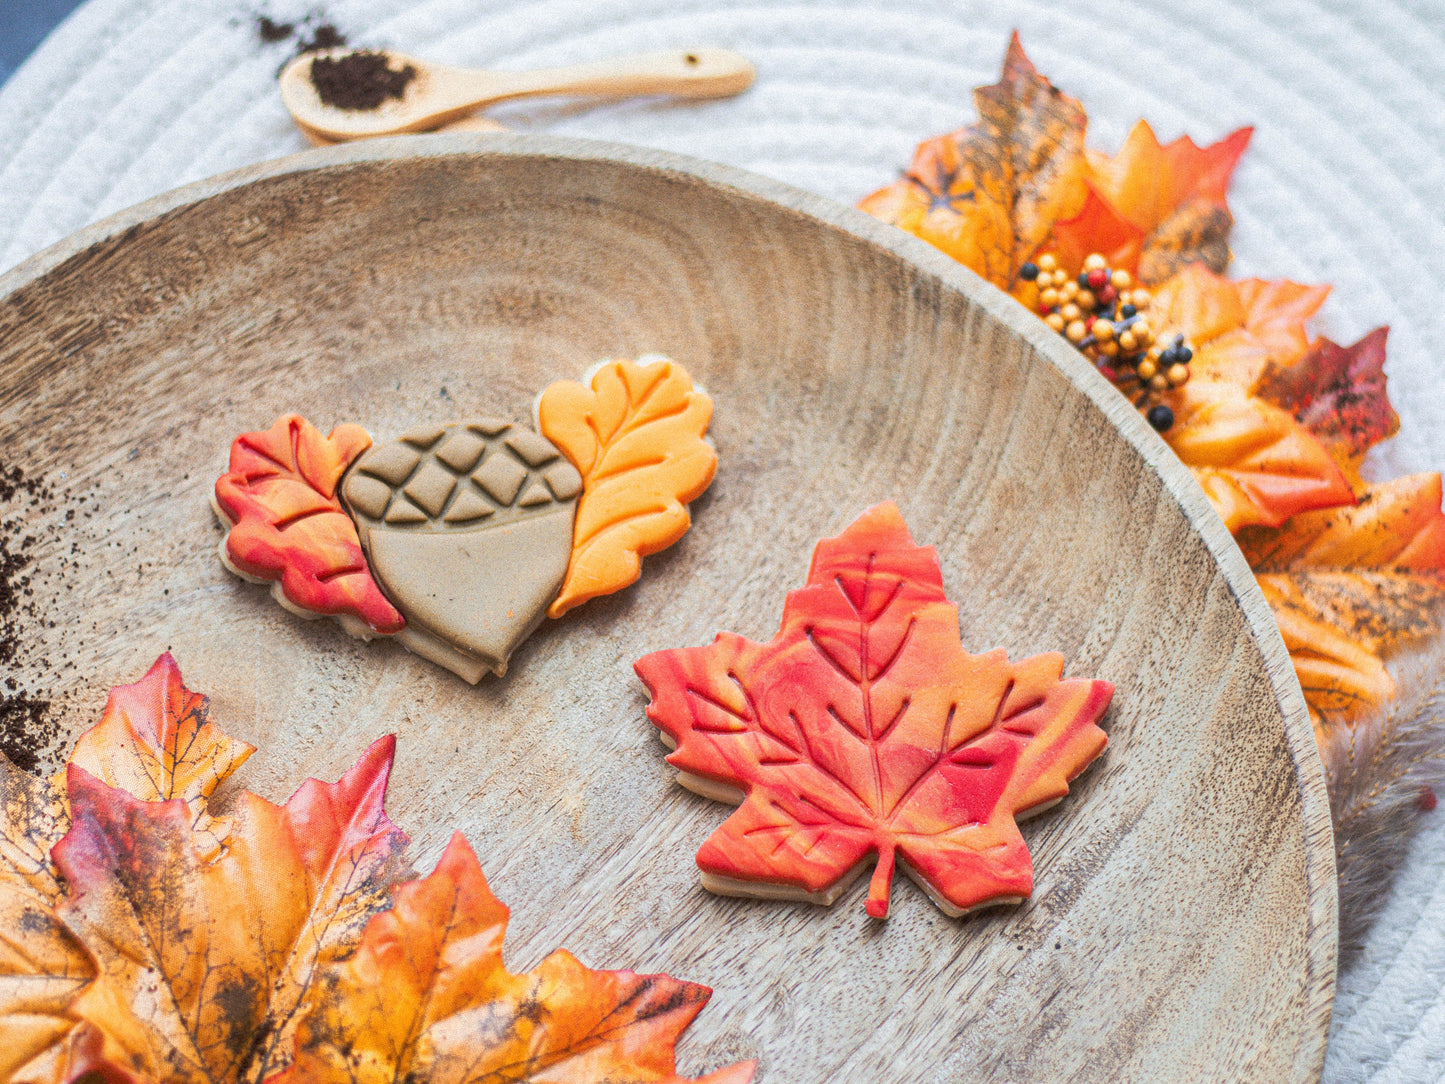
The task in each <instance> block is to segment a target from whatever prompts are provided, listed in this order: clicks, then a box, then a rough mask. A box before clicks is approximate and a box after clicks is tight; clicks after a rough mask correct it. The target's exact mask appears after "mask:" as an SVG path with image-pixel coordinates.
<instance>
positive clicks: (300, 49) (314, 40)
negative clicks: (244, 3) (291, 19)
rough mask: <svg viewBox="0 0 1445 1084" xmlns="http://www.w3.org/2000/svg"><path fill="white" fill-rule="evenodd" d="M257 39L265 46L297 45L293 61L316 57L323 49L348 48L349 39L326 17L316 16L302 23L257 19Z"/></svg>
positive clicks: (257, 16) (262, 17)
mask: <svg viewBox="0 0 1445 1084" xmlns="http://www.w3.org/2000/svg"><path fill="white" fill-rule="evenodd" d="M254 19H255V27H256V37H257V38H259V39H260V40H261V44H262V45H277V44H279V43H281V42H283V41H290V42H292V43H294V45H295V51H294V52H293V53H292V54H291V55H292V56H293V57H297V56H302V55H303V54H305V53H315V52H319V51H320V50H322V49H340V48H342V47H343V46H344V45H346V43H347V42H346V35H345V34H343V33H342V32H341V31H340V30H338V29H336V26H335V25H334V24H333V23H331V22H329V21H328V20H327V19H326V16H325V15H324V14H321V13H320V12H314V13H312V14H311V15H308V16H307V17H306V18H305V19H304V20H302V21H301V22H300V23H283V22H279V21H277V20H276V19H273V18H271V16H269V15H256V16H254Z"/></svg>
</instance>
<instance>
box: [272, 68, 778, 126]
mask: <svg viewBox="0 0 1445 1084" xmlns="http://www.w3.org/2000/svg"><path fill="white" fill-rule="evenodd" d="M349 56H365V57H368V58H371V57H383V58H385V61H386V66H385V69H384V70H385V72H386V73H387V74H388V75H389V76H391V77H396V76H401V75H403V73H405V74H404V77H403V78H401V79H396V78H392V80H391V82H392V84H393V89H391V90H390V91H389V92H386V93H382V94H380V95H379V97H380V98H381V101H380V103H379V104H377V105H376V106H374V107H372V108H344V107H342V106H340V105H338V104H336V103H335V102H328V101H326V100H325V98H324V96H323V93H322V92H321V91H320V90H318V87H317V82H316V80H315V78H314V75H313V65H315V64H316V63H317V62H318V61H339V60H343V59H344V58H346V57H349ZM373 64H374V62H373ZM374 66H375V65H374ZM753 76H754V71H753V66H752V64H751V63H749V62H748V60H747V59H746V58H745V57H743V56H741V55H739V54H738V53H735V52H732V51H731V50H729V49H673V50H668V51H664V52H656V53H640V54H636V55H633V56H625V57H616V58H614V59H611V60H603V61H597V62H595V63H590V64H575V65H571V66H569V67H565V68H544V69H539V70H535V71H525V72H494V71H482V70H480V69H476V68H449V67H443V66H441V65H439V64H429V63H427V62H426V61H424V60H418V59H416V58H415V57H410V56H406V55H405V54H403V53H395V52H391V51H389V50H388V51H384V52H382V51H375V52H373V51H362V50H356V49H328V50H323V51H319V52H314V53H307V54H305V55H303V56H300V57H297V58H296V59H295V60H294V61H292V62H291V63H290V64H288V65H287V66H286V68H285V69H284V70H283V71H282V72H281V100H282V102H284V103H285V105H286V108H287V110H289V111H290V113H291V116H292V118H293V119H294V120H295V121H296V123H297V124H298V125H299V126H300V127H301V129H302V130H303V131H304V132H306V133H307V134H308V135H310V136H313V137H317V138H319V139H322V140H326V141H330V142H343V141H346V140H352V139H370V138H373V137H376V136H387V135H400V134H402V133H405V132H424V131H428V130H430V129H433V128H437V127H440V126H441V125H444V124H447V123H449V122H451V121H455V120H458V119H460V118H462V117H465V116H468V115H469V114H472V113H475V112H476V111H477V110H479V109H482V108H485V107H486V106H489V105H493V104H495V103H496V102H502V101H507V100H509V99H513V98H530V97H538V96H543V95H563V96H569V97H595V98H627V97H634V96H642V95H654V94H658V95H672V96H675V97H682V98H725V97H729V96H731V95H733V94H738V93H741V92H742V91H744V90H746V89H747V88H748V87H749V86H751V85H752V82H753ZM397 83H400V84H401V88H400V91H399V92H398V91H397V90H396V89H395V85H396V84H397Z"/></svg>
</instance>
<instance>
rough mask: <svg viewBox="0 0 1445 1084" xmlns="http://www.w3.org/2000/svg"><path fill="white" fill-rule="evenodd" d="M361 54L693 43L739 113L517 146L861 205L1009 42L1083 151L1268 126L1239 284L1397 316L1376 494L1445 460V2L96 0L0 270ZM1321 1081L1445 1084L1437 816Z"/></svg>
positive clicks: (296, 144)
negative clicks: (1053, 86)
mask: <svg viewBox="0 0 1445 1084" xmlns="http://www.w3.org/2000/svg"><path fill="white" fill-rule="evenodd" d="M318 11H319V12H320V14H321V17H322V18H323V19H324V20H326V21H330V22H331V23H334V24H335V25H336V26H337V27H338V28H339V29H341V30H342V31H343V32H345V33H346V34H347V35H348V36H349V37H350V38H351V40H352V41H353V43H355V44H359V45H369V46H392V47H395V48H398V49H402V50H404V51H406V52H409V53H413V54H416V55H418V56H425V57H427V58H428V59H434V60H437V61H440V62H444V63H457V64H470V65H478V66H492V67H497V68H523V67H535V66H544V65H553V64H561V63H567V62H571V61H577V60H585V59H594V58H598V57H602V56H607V55H612V54H617V53H623V52H631V51H638V50H644V49H653V48H664V47H671V46H688V45H715V46H727V47H731V48H734V49H738V50H740V51H741V52H743V53H745V54H747V55H748V56H749V57H750V58H752V59H753V60H754V62H755V63H756V64H757V66H758V82H757V85H756V86H755V87H754V89H753V90H751V91H750V92H749V93H748V94H746V95H744V96H743V97H741V98H738V99H735V100H730V101H723V102H713V103H705V104H686V105H675V104H660V103H656V102H641V103H624V104H618V105H612V106H607V107H604V108H595V109H589V110H586V111H579V110H576V109H574V108H565V107H562V108H559V107H557V106H547V105H535V104H534V105H529V106H525V107H524V106H513V107H511V108H509V109H508V110H507V112H506V119H507V120H508V123H511V124H513V125H514V126H515V127H517V128H519V129H520V130H523V131H527V130H537V131H543V130H545V131H549V132H553V133H556V134H560V135H575V136H583V137H590V138H600V139H609V140H617V141H621V142H628V143H638V144H644V145H648V146H654V147H659V148H663V149H666V150H671V151H678V152H681V153H685V154H692V155H697V156H699V157H702V158H709V159H713V160H716V161H720V162H726V163H728V164H730V165H735V166H741V167H743V168H745V169H751V170H754V171H756V172H759V173H764V174H768V175H770V176H773V177H776V178H779V179H781V180H784V181H787V182H790V183H792V184H795V185H798V186H799V187H802V188H805V189H811V190H812V191H815V192H818V193H821V194H823V195H826V196H831V197H834V198H837V199H839V200H842V201H844V202H848V203H852V202H854V201H856V200H857V199H858V198H859V197H860V196H862V195H864V194H865V193H867V192H869V191H871V190H872V189H873V188H876V187H878V186H879V185H881V184H884V183H886V182H887V181H890V180H892V179H893V177H894V176H895V175H896V173H897V171H898V170H899V169H900V168H901V167H902V166H904V165H905V164H906V163H907V162H908V159H909V156H910V154H911V152H912V149H913V145H914V144H915V143H916V142H918V140H920V139H922V138H924V137H926V136H929V135H934V134H937V133H939V132H943V131H946V130H948V129H950V128H953V127H957V126H958V125H960V124H964V123H968V122H971V121H972V120H973V118H974V112H973V104H972V98H971V95H970V91H971V89H972V88H973V87H974V86H976V85H980V84H984V83H991V82H993V81H994V80H995V79H996V77H997V73H998V69H999V64H1000V61H1001V59H1002V56H1003V51H1004V47H1005V44H1006V43H1007V41H1008V35H1009V32H1010V31H1011V30H1012V29H1014V28H1017V29H1019V30H1020V32H1021V33H1022V35H1023V41H1024V45H1025V48H1026V49H1027V50H1028V52H1029V55H1030V56H1031V58H1032V59H1033V60H1034V62H1035V64H1036V65H1037V66H1038V67H1039V69H1040V71H1042V72H1044V73H1045V74H1047V75H1048V76H1049V77H1050V78H1052V79H1053V80H1054V82H1055V83H1057V84H1058V85H1059V86H1061V87H1062V88H1064V89H1065V90H1067V91H1068V92H1069V93H1071V94H1073V95H1075V96H1076V97H1078V98H1080V99H1081V100H1082V101H1083V103H1084V106H1085V108H1086V109H1087V111H1088V114H1089V117H1090V120H1091V132H1090V134H1091V139H1090V142H1091V144H1092V145H1094V146H1098V147H1102V148H1105V149H1113V148H1115V147H1117V145H1118V143H1119V142H1120V141H1121V140H1122V138H1123V136H1124V133H1125V132H1126V131H1127V130H1128V128H1129V126H1130V125H1131V124H1132V123H1133V121H1134V120H1135V119H1136V118H1139V117H1141V116H1142V117H1146V118H1148V119H1149V120H1150V122H1151V123H1152V124H1153V125H1154V128H1155V130H1156V131H1157V132H1158V133H1159V134H1160V136H1161V138H1166V139H1167V138H1172V137H1173V136H1174V135H1177V134H1179V133H1181V132H1187V133H1189V134H1191V135H1193V136H1194V137H1195V139H1196V140H1197V141H1199V142H1206V141H1209V140H1213V139H1217V138H1219V137H1221V136H1223V135H1225V134H1226V133H1227V132H1229V131H1231V130H1232V129H1234V128H1235V127H1237V126H1239V125H1242V124H1251V123H1252V124H1255V125H1256V126H1257V131H1256V134H1255V137H1254V142H1253V144H1252V146H1251V149H1250V151H1249V152H1248V154H1247V155H1246V156H1245V159H1244V164H1243V165H1242V166H1241V168H1240V170H1239V172H1238V174H1237V177H1236V182H1235V185H1234V189H1233V194H1232V199H1231V206H1232V208H1233V210H1234V212H1235V215H1236V223H1237V224H1236V227H1235V234H1234V248H1235V254H1236V264H1235V268H1234V270H1235V272H1236V273H1237V274H1240V275H1258V276H1261V277H1266V278H1278V277H1291V278H1295V279H1297V280H1299V281H1305V282H1319V281H1322V282H1331V283H1334V284H1335V293H1334V296H1333V297H1332V298H1331V300H1330V301H1329V302H1328V304H1327V306H1326V308H1325V311H1324V314H1323V317H1322V319H1321V320H1320V321H1319V322H1318V325H1317V326H1318V330H1319V331H1320V332H1321V333H1324V334H1328V335H1329V336H1331V337H1332V338H1334V339H1336V340H1337V341H1341V342H1352V341H1354V339H1355V338H1357V337H1358V336H1359V335H1361V334H1363V333H1364V332H1365V331H1368V330H1369V329H1371V328H1373V327H1375V326H1377V325H1379V324H1389V325H1391V328H1392V330H1391V333H1390V359H1391V360H1390V364H1389V368H1388V371H1389V374H1390V386H1391V392H1392V398H1393V399H1394V401H1395V404H1396V406H1397V408H1398V410H1399V413H1400V417H1401V420H1402V425H1403V428H1402V432H1401V435H1400V436H1399V437H1398V438H1396V439H1395V440H1394V441H1393V442H1392V443H1391V444H1390V445H1388V446H1387V447H1385V448H1383V449H1381V450H1380V451H1379V452H1378V453H1377V454H1376V456H1375V457H1374V461H1373V466H1374V473H1376V474H1378V475H1379V476H1390V475H1395V474H1401V473H1405V472H1408V471H1415V470H1424V469H1430V470H1441V469H1445V305H1442V303H1441V297H1442V285H1445V211H1442V205H1445V0H1369V2H1361V0H1172V2H1171V3H1170V4H1168V5H1164V4H1154V3H1149V2H1148V0H1082V2H1081V0H952V2H949V0H915V2H912V3H909V4H906V5H905V4H895V3H889V2H887V0H796V2H793V3H788V4H767V3H764V2H763V0H751V2H748V0H610V2H608V0H321V6H320V7H318V6H317V3H316V0H255V2H254V3H247V2H244V0H242V2H232V0H226V2H214V0H205V2H201V3H198V2H196V0H91V2H90V3H88V4H86V5H85V6H83V7H82V8H80V9H79V10H78V11H77V12H76V13H75V15H74V16H72V18H71V19H70V20H69V21H68V22H67V23H66V24H64V25H63V26H62V27H61V28H60V29H59V30H58V31H57V32H56V33H55V34H54V35H53V36H52V37H51V39H50V40H49V41H48V42H47V43H46V44H45V45H44V46H42V47H41V49H40V50H39V51H38V52H37V53H36V54H35V56H34V57H33V58H32V59H31V60H30V61H29V62H28V63H27V64H26V65H25V66H24V67H23V68H21V70H20V71H19V72H18V73H17V74H16V75H15V77H14V78H13V79H12V80H11V81H10V83H8V84H7V85H6V86H5V87H4V88H3V90H0V269H4V268H8V267H10V266H11V265H13V264H14V263H16V262H18V261H20V260H21V259H23V258H25V257H26V256H28V255H30V254H31V253H33V252H35V251H37V250H39V249H40V248H43V247H44V246H46V245H48V244H50V243H52V242H54V241H56V240H59V239H60V238H62V237H64V236H65V235H66V234H68V233H70V232H72V231H74V230H75V229H77V228H79V227H81V226H84V225H86V224H87V223H89V222H92V221H94V220H95V219H97V218H100V217H102V216H104V215H106V214H109V213H110V212H112V211H115V210H119V209H120V208H122V207H125V206H127V205H129V204H132V203H135V202H137V201H139V200H142V199H144V198H146V197H148V196H151V195H154V194H155V193H157V192H161V191H164V190H166V189H168V188H173V187H175V186H177V185H179V184H183V183H185V182H188V181H192V180H196V179H198V178H201V177H204V176H207V175H210V174H213V173H217V172H220V171H223V170H226V169H230V168H233V167H235V166H240V165H245V164H247V163H250V162H255V161H258V160H261V159H264V158H272V157H276V156H278V155H281V154H286V153H289V152H291V151H295V150H300V149H302V148H303V147H304V146H305V144H304V142H303V141H302V140H301V138H300V137H299V136H298V135H297V134H296V132H295V130H294V129H293V128H292V127H291V124H290V121H289V120H288V118H287V116H286V114H285V112H284V111H283V110H282V108H281V104H280V101H279V99H278V97H277V95H276V93H275V87H274V77H275V74H276V71H277V69H278V68H279V66H280V65H281V63H282V62H283V61H284V60H285V59H286V58H287V56H288V55H289V54H288V48H289V46H288V45H287V44H273V45H266V44H264V43H263V42H262V41H261V40H260V38H259V36H258V34H257V32H256V20H257V17H258V16H260V15H267V16H269V17H271V18H273V19H275V20H277V21H294V20H300V19H303V18H304V17H306V16H307V15H308V14H311V15H315V14H316V13H317V12H318ZM1325 1078H1326V1079H1327V1080H1331V1081H1346V1080H1350V1081H1354V1080H1371V1081H1380V1082H1384V1081H1400V1082H1416V1081H1429V1080H1439V1079H1442V1078H1445V811H1442V812H1440V813H1437V814H1435V816H1434V818H1433V823H1430V824H1429V825H1428V826H1427V828H1426V830H1425V831H1424V832H1423V833H1422V834H1421V835H1420V836H1419V838H1418V839H1417V841H1416V845H1415V846H1414V848H1413V850H1412V853H1411V856H1410V859H1409V862H1408V864H1407V866H1406V868H1405V869H1404V871H1403V872H1402V874H1401V876H1400V878H1399V880H1398V882H1397V883H1396V884H1395V886H1394V889H1393V892H1392V895H1391V899H1390V903H1389V905H1388V907H1387V909H1386V911H1385V913H1384V915H1383V917H1382V918H1381V920H1380V922H1379V923H1378V924H1377V926H1376V928H1375V931H1374V933H1373V935H1372V937H1371V939H1370V941H1369V944H1368V946H1367V947H1366V950H1365V952H1364V954H1363V955H1362V956H1361V957H1360V958H1359V960H1358V961H1357V962H1356V963H1355V964H1354V966H1353V967H1352V968H1351V969H1350V970H1349V971H1348V972H1347V973H1345V974H1343V975H1342V976H1341V978H1340V987H1339V994H1338V998H1337V1002H1336V1013H1335V1024H1334V1035H1333V1039H1332V1042H1331V1049H1330V1054H1329V1061H1328V1064H1327V1067H1326V1071H1325Z"/></svg>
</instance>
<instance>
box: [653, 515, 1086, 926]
mask: <svg viewBox="0 0 1445 1084" xmlns="http://www.w3.org/2000/svg"><path fill="white" fill-rule="evenodd" d="M1063 666H1064V659H1063V656H1062V655H1058V654H1054V653H1050V654H1045V655H1036V656H1033V657H1032V658H1027V659H1024V660H1022V661H1020V662H1010V661H1009V659H1008V658H1007V656H1006V655H1005V654H1004V652H1003V651H1001V650H995V651H990V652H988V653H987V654H984V655H971V654H969V653H968V652H967V651H965V650H964V649H963V646H962V644H961V642H960V639H959V632H958V608H957V607H956V606H955V605H954V604H953V603H951V602H949V601H948V599H947V597H946V596H945V595H944V591H943V578H942V573H941V570H940V568H939V564H938V556H937V553H936V552H935V551H934V550H933V549H932V548H931V547H921V546H917V545H915V544H914V542H913V539H912V538H911V537H910V536H909V533H908V528H907V526H906V525H905V524H904V522H903V517H902V516H901V515H900V514H899V511H898V509H897V508H896V507H895V506H894V505H892V504H883V505H879V506H878V507H876V508H873V509H871V510H870V511H868V512H867V513H865V514H864V515H863V516H862V517H860V518H859V519H858V520H857V521H856V522H855V523H854V524H853V525H852V526H850V527H849V528H848V529H847V530H845V531H844V532H843V533H842V535H840V536H839V537H837V538H831V539H826V540H824V541H822V542H820V543H819V544H818V546H817V549H816V550H815V551H814V554H813V563H812V568H811V570H810V571H809V573H808V581H807V584H806V585H805V586H804V587H803V588H802V590H799V591H793V592H791V593H790V594H789V595H788V599H787V603H786V605H785V606H784V609H783V621H782V628H781V629H780V630H779V632H778V634H777V635H776V636H775V637H774V638H773V639H772V640H771V641H769V642H768V643H765V644H759V643H754V642H753V641H751V640H746V639H744V638H743V637H741V636H737V635H735V634H733V633H726V632H725V633H721V634H720V635H719V636H718V637H717V639H716V640H715V641H714V642H713V643H712V644H710V645H709V646H707V647H694V648H682V649H675V650H668V651H658V652H654V653H653V654H651V655H647V656H645V657H644V658H642V659H640V660H638V662H637V663H636V670H637V673H638V676H639V677H641V678H642V681H643V683H644V684H645V685H646V686H647V689H648V692H649V693H650V694H651V696H652V704H651V706H650V707H649V708H648V712H647V714H648V717H649V718H650V719H651V720H652V721H653V722H654V723H655V724H656V725H657V726H658V727H659V728H660V729H661V731H662V732H663V739H664V741H665V742H666V743H667V744H668V745H670V746H672V747H673V752H672V753H671V755H669V756H668V758H667V760H668V763H670V764H672V765H673V766H674V767H676V768H677V769H679V775H678V779H679V781H680V782H681V783H683V785H684V786H687V787H689V788H690V789H693V790H696V791H697V792H698V793H700V794H703V795H705V796H707V797H710V798H715V799H718V800H721V801H731V802H734V803H741V804H740V805H739V808H738V809H737V811H736V812H734V813H733V814H732V815H731V816H730V817H728V819H727V820H726V821H724V822H723V824H722V826H721V827H720V828H719V829H718V830H717V831H716V832H714V833H713V835H712V836H711V838H709V839H708V841H707V842H706V843H705V844H703V847H702V849H701V850H700V851H698V854H697V863H698V866H699V867H700V868H701V870H702V883H703V885H704V887H706V888H708V889H710V890H712V891H714V892H719V893H723V894H726V895H745V896H759V897H764V898H774V899H800V900H809V901H812V902H815V903H823V904H830V903H832V902H833V901H834V900H835V899H837V897H838V896H839V895H840V894H841V893H842V892H843V891H844V890H845V889H846V888H847V887H848V885H849V884H851V883H852V882H853V880H854V879H855V878H856V877H857V876H859V875H860V874H861V873H862V872H863V871H864V870H865V869H866V868H867V866H868V865H869V864H871V863H872V862H873V860H874V857H875V856H876V865H875V867H874V871H873V878H872V883H871V884H870V885H869V890H868V903H867V910H868V913H869V914H870V915H872V916H873V917H875V918H886V917H887V915H888V904H889V891H890V886H891V884H892V881H893V871H894V864H895V861H898V862H901V863H902V864H903V867H904V869H905V871H906V872H908V873H909V874H910V875H911V876H912V877H913V879H914V880H915V881H917V882H918V883H919V885H921V886H922V887H923V889H924V891H925V892H927V893H928V895H929V896H930V897H931V898H932V899H933V901H934V902H935V903H936V904H938V906H939V907H940V908H942V909H943V910H944V911H945V912H947V913H948V914H950V915H959V914H962V913H963V912H965V911H968V910H971V909H973V908H976V907H981V906H985V905H988V904H995V903H1006V902H1017V901H1019V900H1020V899H1022V898H1023V897H1025V896H1027V895H1029V893H1030V892H1031V891H1032V890H1033V865H1032V861H1031V859H1030V857H1029V852H1028V847H1027V846H1026V845H1025V844H1024V840H1023V837H1022V836H1021V835H1020V834H1019V829H1018V825H1017V823H1016V822H1015V818H1016V817H1019V816H1022V815H1024V814H1026V813H1033V812H1037V811H1039V810H1042V809H1044V808H1046V807H1047V806H1049V805H1052V804H1053V803H1055V802H1057V801H1058V800H1059V799H1061V798H1062V797H1063V796H1064V795H1065V794H1067V793H1068V789H1069V787H1068V783H1069V780H1071V779H1072V778H1074V776H1076V775H1078V774H1079V772H1081V771H1083V769H1084V768H1085V767H1086V766H1087V765H1088V764H1089V763H1090V761H1092V760H1093V759H1094V758H1095V757H1096V756H1098V755H1099V753H1100V752H1102V751H1103V749H1104V746H1105V744H1106V743H1107V738H1106V737H1105V735H1104V732H1103V731H1102V730H1101V729H1100V728H1099V727H1098V726H1097V721H1098V720H1099V718H1100V717H1101V716H1102V715H1103V713H1104V710H1105V709H1106V708H1107V707H1108V704H1109V700H1110V697H1111V696H1112V695H1113V686H1112V685H1110V684H1109V683H1108V682H1107V681H1077V680H1074V681H1065V680H1062V673H1063Z"/></svg>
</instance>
